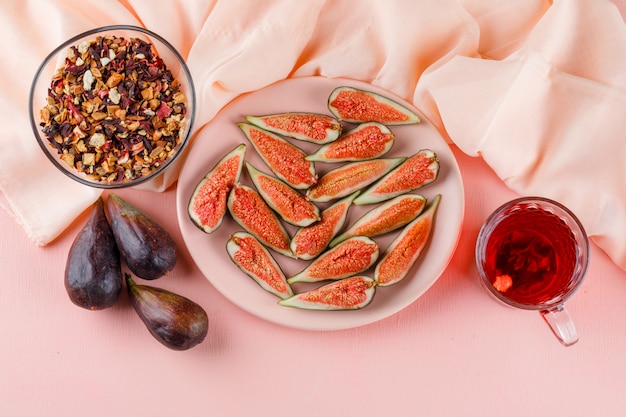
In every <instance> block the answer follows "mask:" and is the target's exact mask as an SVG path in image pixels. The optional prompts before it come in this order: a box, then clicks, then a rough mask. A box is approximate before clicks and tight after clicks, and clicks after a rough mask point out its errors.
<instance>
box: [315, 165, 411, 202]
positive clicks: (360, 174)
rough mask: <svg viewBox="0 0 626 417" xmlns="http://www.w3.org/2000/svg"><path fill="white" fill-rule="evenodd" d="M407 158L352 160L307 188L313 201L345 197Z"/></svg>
mask: <svg viewBox="0 0 626 417" xmlns="http://www.w3.org/2000/svg"><path fill="white" fill-rule="evenodd" d="M405 159H406V158H402V157H400V158H380V159H372V160H369V161H358V162H350V163H348V164H346V165H343V166H341V167H339V168H336V169H333V170H332V171H329V172H327V173H326V174H324V175H323V176H322V177H321V178H320V179H319V180H318V182H317V184H315V185H314V186H313V187H311V188H309V189H308V190H307V194H306V195H307V197H308V198H309V200H311V201H315V202H326V201H331V200H334V199H337V198H341V197H345V196H347V195H349V194H352V193H353V192H355V191H357V190H360V189H362V188H363V187H366V186H368V185H370V184H372V183H373V182H374V181H376V180H378V179H380V178H381V177H382V176H384V175H385V174H387V173H388V172H389V171H391V170H392V169H393V168H395V167H396V166H398V165H400V164H401V163H402V162H403V161H404V160H405ZM357 198H358V197H357Z"/></svg>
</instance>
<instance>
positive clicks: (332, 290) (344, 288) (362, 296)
mask: <svg viewBox="0 0 626 417" xmlns="http://www.w3.org/2000/svg"><path fill="white" fill-rule="evenodd" d="M375 294H376V281H374V280H373V279H372V278H370V277H367V276H364V275H358V276H354V277H350V278H344V279H341V280H339V281H334V282H331V283H329V284H326V285H323V286H321V287H319V288H315V289H313V290H310V291H307V292H303V293H299V294H295V295H294V296H292V297H289V298H286V299H284V300H279V301H278V304H280V305H282V306H286V307H295V308H302V309H306V310H326V311H329V310H358V309H361V308H363V307H366V306H368V305H369V304H370V303H371V302H372V299H373V298H374V295H375Z"/></svg>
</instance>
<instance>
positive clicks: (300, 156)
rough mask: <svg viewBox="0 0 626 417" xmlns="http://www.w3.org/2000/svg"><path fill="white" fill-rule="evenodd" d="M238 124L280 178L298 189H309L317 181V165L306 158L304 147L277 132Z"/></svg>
mask: <svg viewBox="0 0 626 417" xmlns="http://www.w3.org/2000/svg"><path fill="white" fill-rule="evenodd" d="M237 126H239V128H240V129H241V130H242V131H243V133H244V134H245V135H246V138H248V140H249V141H250V143H251V144H252V146H254V149H255V150H256V151H257V153H258V154H259V156H260V157H261V159H262V160H263V162H265V164H266V165H267V166H268V167H269V169H270V170H271V171H272V172H273V173H274V174H275V175H276V176H277V177H278V178H280V179H281V180H283V181H285V182H286V183H287V184H289V185H291V186H292V187H293V188H296V189H298V190H303V189H307V188H309V187H311V186H312V185H313V184H315V183H316V182H317V175H316V173H315V165H314V164H313V162H311V161H307V160H306V157H307V155H306V153H304V151H302V149H300V148H298V147H297V146H294V145H293V144H291V143H289V142H288V141H287V140H285V139H283V138H282V137H280V136H278V135H277V134H275V133H272V132H268V131H267V130H263V129H260V128H258V127H256V126H254V125H251V124H249V123H238V124H237Z"/></svg>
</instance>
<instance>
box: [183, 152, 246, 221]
mask: <svg viewBox="0 0 626 417" xmlns="http://www.w3.org/2000/svg"><path fill="white" fill-rule="evenodd" d="M245 154H246V145H245V144H240V145H239V146H237V147H236V148H235V149H233V150H232V151H230V152H228V153H227V154H226V155H224V157H222V159H220V160H219V161H218V162H217V164H215V166H214V167H213V168H212V169H211V170H210V171H209V172H208V173H207V174H206V175H205V176H204V178H202V180H200V182H199V183H198V185H196V188H195V189H194V191H193V193H192V194H191V198H190V199H189V205H188V208H187V212H188V213H189V218H190V219H191V221H192V222H193V224H195V225H196V226H197V227H198V228H199V229H200V230H202V231H203V232H205V233H213V232H214V231H215V230H216V229H217V228H218V227H220V225H221V224H222V220H223V218H224V215H225V214H226V211H227V210H228V209H227V207H226V200H227V199H228V194H229V193H230V190H231V189H232V188H233V186H234V185H235V184H236V183H237V182H239V177H240V176H241V171H242V168H243V162H244V158H245Z"/></svg>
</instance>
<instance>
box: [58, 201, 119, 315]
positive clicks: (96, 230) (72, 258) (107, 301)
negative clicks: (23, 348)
mask: <svg viewBox="0 0 626 417" xmlns="http://www.w3.org/2000/svg"><path fill="white" fill-rule="evenodd" d="M64 281H65V289H66V291H67V294H68V295H69V297H70V300H72V302H73V303H74V304H76V305H77V306H79V307H83V308H86V309H88V310H102V309H105V308H108V307H111V306H112V305H113V304H115V302H116V301H117V300H118V298H119V296H120V293H121V292H122V269H121V265H120V257H119V252H118V249H117V246H116V244H115V240H114V238H113V232H112V231H111V228H110V227H109V223H108V222H107V219H106V215H105V214H104V203H103V201H102V198H99V199H98V200H97V201H96V202H95V204H94V206H93V208H92V211H91V215H90V216H89V219H88V220H87V223H86V224H85V226H83V228H82V229H81V230H80V232H78V234H77V235H76V237H75V238H74V242H73V243H72V246H71V247H70V250H69V254H68V257H67V263H66V265H65V277H64Z"/></svg>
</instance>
